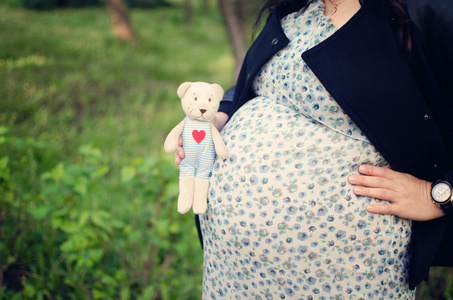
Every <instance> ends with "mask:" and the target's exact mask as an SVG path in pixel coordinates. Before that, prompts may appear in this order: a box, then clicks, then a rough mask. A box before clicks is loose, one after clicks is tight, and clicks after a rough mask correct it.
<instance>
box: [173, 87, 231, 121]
mask: <svg viewBox="0 0 453 300" xmlns="http://www.w3.org/2000/svg"><path fill="white" fill-rule="evenodd" d="M177 93H178V97H179V98H181V105H182V109H183V110H184V113H185V114H186V116H187V117H188V118H189V119H190V120H200V121H207V122H209V121H211V119H212V118H214V116H215V114H216V113H217V110H218V109H219V105H220V100H222V97H223V89H222V87H221V86H220V85H218V84H216V83H213V84H210V83H206V82H184V83H182V84H181V85H180V86H179V88H178V91H177Z"/></svg>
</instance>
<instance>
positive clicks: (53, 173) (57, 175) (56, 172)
mask: <svg viewBox="0 0 453 300" xmlns="http://www.w3.org/2000/svg"><path fill="white" fill-rule="evenodd" d="M63 175H64V165H63V163H61V162H60V163H58V164H57V166H56V167H55V168H53V169H52V170H50V171H49V172H46V173H44V174H42V175H41V179H43V180H46V179H52V180H55V181H59V180H60V179H61V178H62V177H63Z"/></svg>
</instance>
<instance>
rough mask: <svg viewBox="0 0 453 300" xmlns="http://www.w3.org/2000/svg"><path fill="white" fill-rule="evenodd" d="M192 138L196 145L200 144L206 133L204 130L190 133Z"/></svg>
mask: <svg viewBox="0 0 453 300" xmlns="http://www.w3.org/2000/svg"><path fill="white" fill-rule="evenodd" d="M192 136H193V139H194V140H195V142H197V143H198V144H199V143H201V142H202V141H203V140H204V137H205V136H206V132H205V131H204V130H201V131H198V130H194V131H192Z"/></svg>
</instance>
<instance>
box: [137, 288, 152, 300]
mask: <svg viewBox="0 0 453 300" xmlns="http://www.w3.org/2000/svg"><path fill="white" fill-rule="evenodd" d="M154 291H155V287H154V286H152V285H150V286H148V287H147V288H146V289H145V290H144V291H143V293H142V294H141V295H140V297H139V298H138V299H139V300H149V299H152V298H153V296H154Z"/></svg>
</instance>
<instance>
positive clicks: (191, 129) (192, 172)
mask: <svg viewBox="0 0 453 300" xmlns="http://www.w3.org/2000/svg"><path fill="white" fill-rule="evenodd" d="M203 131H204V133H205V135H204V137H203V139H201V137H202V136H203V133H202V132H203ZM181 136H182V145H183V148H184V153H185V157H184V158H183V160H182V161H181V164H180V168H179V176H180V177H193V176H196V177H198V178H203V179H208V178H209V177H211V172H212V166H213V165H214V158H215V147H214V141H213V140H212V135H211V123H210V122H206V121H199V120H190V119H188V118H187V117H186V119H185V122H184V129H183V131H182V133H181ZM196 139H198V141H197V140H196Z"/></svg>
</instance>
